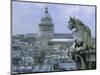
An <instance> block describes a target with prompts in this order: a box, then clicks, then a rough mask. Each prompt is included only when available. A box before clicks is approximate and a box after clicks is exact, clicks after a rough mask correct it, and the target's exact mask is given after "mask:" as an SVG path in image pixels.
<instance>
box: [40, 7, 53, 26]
mask: <svg viewBox="0 0 100 75" xmlns="http://www.w3.org/2000/svg"><path fill="white" fill-rule="evenodd" d="M41 23H43V24H45V23H47V24H50V23H52V18H51V16H50V15H49V13H48V8H47V7H46V8H45V14H44V16H43V17H42V19H41Z"/></svg>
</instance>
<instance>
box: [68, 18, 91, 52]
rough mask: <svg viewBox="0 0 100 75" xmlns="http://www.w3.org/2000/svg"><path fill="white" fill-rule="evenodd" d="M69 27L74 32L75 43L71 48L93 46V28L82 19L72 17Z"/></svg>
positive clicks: (77, 49)
mask: <svg viewBox="0 0 100 75" xmlns="http://www.w3.org/2000/svg"><path fill="white" fill-rule="evenodd" d="M68 28H69V29H70V30H72V32H73V38H74V43H73V45H72V47H71V49H75V50H76V51H79V50H86V49H89V48H90V47H91V30H90V29H89V27H87V26H86V25H85V24H84V23H83V22H82V21H80V20H79V19H77V18H75V17H70V19H69V21H68Z"/></svg>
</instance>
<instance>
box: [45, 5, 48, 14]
mask: <svg viewBox="0 0 100 75" xmlns="http://www.w3.org/2000/svg"><path fill="white" fill-rule="evenodd" d="M45 13H46V14H47V13H48V7H47V5H46V7H45Z"/></svg>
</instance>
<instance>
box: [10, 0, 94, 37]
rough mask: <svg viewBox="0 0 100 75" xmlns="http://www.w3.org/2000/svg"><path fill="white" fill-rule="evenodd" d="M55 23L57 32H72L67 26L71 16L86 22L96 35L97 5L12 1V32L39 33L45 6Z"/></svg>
mask: <svg viewBox="0 0 100 75" xmlns="http://www.w3.org/2000/svg"><path fill="white" fill-rule="evenodd" d="M46 5H47V6H48V11H49V14H50V15H51V17H52V20H53V23H54V32H55V33H71V31H70V30H69V29H68V28H67V24H68V23H67V22H68V20H69V17H70V16H75V17H76V18H78V19H80V20H81V21H82V22H83V23H84V24H86V25H87V26H88V27H89V28H90V29H91V32H92V36H95V7H94V6H79V5H67V4H66V5H63V4H45V3H31V2H16V1H13V2H12V34H13V35H15V34H27V33H38V31H39V29H38V25H39V23H40V20H41V18H42V17H43V15H44V10H45V6H46Z"/></svg>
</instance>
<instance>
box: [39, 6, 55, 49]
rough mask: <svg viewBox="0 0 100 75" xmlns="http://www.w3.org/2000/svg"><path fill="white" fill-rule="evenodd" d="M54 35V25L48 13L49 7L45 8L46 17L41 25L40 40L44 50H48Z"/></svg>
mask: <svg viewBox="0 0 100 75" xmlns="http://www.w3.org/2000/svg"><path fill="white" fill-rule="evenodd" d="M53 35H54V24H53V23H52V18H51V16H50V14H49V12H48V7H47V6H46V7H45V12H44V16H43V17H42V19H41V22H40V23H39V38H40V44H41V48H42V49H47V47H48V42H49V40H50V39H51V38H52V37H53Z"/></svg>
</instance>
